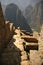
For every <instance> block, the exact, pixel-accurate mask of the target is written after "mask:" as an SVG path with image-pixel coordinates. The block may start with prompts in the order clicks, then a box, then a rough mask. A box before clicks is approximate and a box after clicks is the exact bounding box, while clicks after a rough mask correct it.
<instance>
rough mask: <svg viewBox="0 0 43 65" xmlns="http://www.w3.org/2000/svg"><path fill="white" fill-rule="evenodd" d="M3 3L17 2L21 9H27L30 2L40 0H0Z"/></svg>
mask: <svg viewBox="0 0 43 65" xmlns="http://www.w3.org/2000/svg"><path fill="white" fill-rule="evenodd" d="M0 1H1V3H2V4H9V3H15V4H16V5H18V7H19V8H20V9H22V10H23V9H25V8H26V7H27V6H28V5H29V4H32V5H34V3H36V2H37V1H39V0H0Z"/></svg>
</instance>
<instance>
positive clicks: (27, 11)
mask: <svg viewBox="0 0 43 65" xmlns="http://www.w3.org/2000/svg"><path fill="white" fill-rule="evenodd" d="M32 9H33V7H32V6H31V5H29V6H28V7H26V9H25V10H24V11H23V15H24V16H25V18H26V19H28V16H29V14H30V13H31V11H32Z"/></svg>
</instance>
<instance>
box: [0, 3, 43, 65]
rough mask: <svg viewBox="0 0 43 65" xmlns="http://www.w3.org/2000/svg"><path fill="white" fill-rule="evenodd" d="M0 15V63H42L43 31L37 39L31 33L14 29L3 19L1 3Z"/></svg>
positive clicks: (22, 64) (34, 64)
mask: <svg viewBox="0 0 43 65" xmlns="http://www.w3.org/2000/svg"><path fill="white" fill-rule="evenodd" d="M0 17H1V19H0V65H24V64H25V65H43V32H42V33H41V34H40V37H39V41H38V40H37V38H36V37H34V36H33V34H30V33H29V32H26V31H25V30H21V29H20V28H19V27H18V28H17V29H15V27H14V25H13V23H10V22H9V21H5V19H4V16H3V13H2V8H1V4H0ZM42 29H43V28H42Z"/></svg>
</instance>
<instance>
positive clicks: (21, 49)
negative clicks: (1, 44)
mask: <svg viewBox="0 0 43 65" xmlns="http://www.w3.org/2000/svg"><path fill="white" fill-rule="evenodd" d="M13 44H14V45H15V46H16V47H17V48H18V49H19V50H20V51H24V48H23V45H18V43H16V42H14V43H13Z"/></svg>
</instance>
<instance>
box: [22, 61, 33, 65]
mask: <svg viewBox="0 0 43 65" xmlns="http://www.w3.org/2000/svg"><path fill="white" fill-rule="evenodd" d="M21 65H32V64H31V62H30V61H22V62H21Z"/></svg>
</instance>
